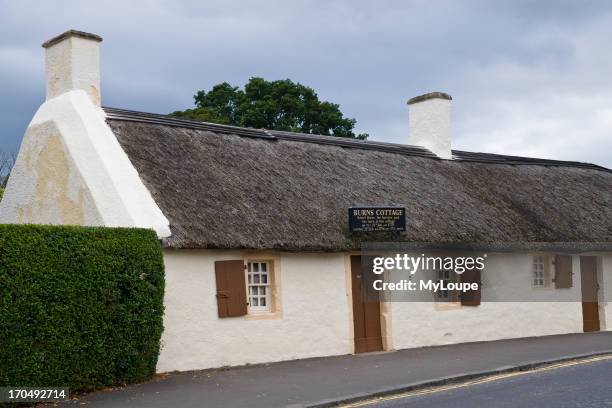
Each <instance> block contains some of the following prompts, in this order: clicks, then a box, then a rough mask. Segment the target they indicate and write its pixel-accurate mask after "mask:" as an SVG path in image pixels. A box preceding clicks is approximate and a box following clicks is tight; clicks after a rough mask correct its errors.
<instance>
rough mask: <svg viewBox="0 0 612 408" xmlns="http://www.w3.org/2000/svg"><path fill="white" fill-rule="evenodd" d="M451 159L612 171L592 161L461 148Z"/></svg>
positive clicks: (454, 152) (454, 151) (455, 151)
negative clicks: (494, 152) (464, 149)
mask: <svg viewBox="0 0 612 408" xmlns="http://www.w3.org/2000/svg"><path fill="white" fill-rule="evenodd" d="M452 153H453V160H457V161H467V162H478V163H491V164H510V165H515V164H516V165H534V166H562V167H579V168H584V169H592V170H600V171H606V172H610V173H612V170H611V169H608V168H606V167H603V166H599V165H597V164H592V163H583V162H577V161H564V160H552V159H539V158H535V157H523V156H509V155H503V154H493V153H480V152H466V151H463V150H453V151H452Z"/></svg>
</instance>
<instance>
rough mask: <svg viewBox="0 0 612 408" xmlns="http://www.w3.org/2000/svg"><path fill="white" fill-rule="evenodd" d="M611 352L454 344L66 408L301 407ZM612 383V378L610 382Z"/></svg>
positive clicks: (257, 369)
mask: <svg viewBox="0 0 612 408" xmlns="http://www.w3.org/2000/svg"><path fill="white" fill-rule="evenodd" d="M601 353H612V332H601V333H581V334H570V335H561V336H549V337H538V338H525V339H513V340H501V341H493V342H485V343H466V344H454V345H448V346H440V347H427V348H421V349H409V350H401V351H396V352H392V353H373V354H360V355H354V356H350V355H348V356H337V357H327V358H315V359H306V360H297V361H286V362H281V363H274V364H266V365H257V366H247V367H239V368H232V369H229V370H223V369H220V370H204V371H192V372H182V373H172V374H167V375H162V376H158V377H156V378H154V379H152V380H151V381H147V382H145V383H141V384H133V385H130V386H127V387H124V388H120V389H114V390H104V391H98V392H94V393H91V394H87V395H81V396H79V397H78V399H75V400H72V401H68V402H65V403H62V404H59V406H61V407H62V408H72V407H77V406H78V407H81V406H86V407H87V408H167V407H176V408H179V407H180V408H217V407H219V408H243V407H244V408H276V407H288V406H290V407H298V406H299V407H303V406H310V405H317V404H321V403H325V402H330V401H345V400H348V399H353V398H356V397H359V396H361V397H365V396H367V395H376V394H378V393H380V392H389V391H390V390H397V389H402V388H406V387H407V386H412V385H414V384H417V383H418V384H422V383H424V382H430V381H438V380H440V379H442V378H448V377H451V378H453V377H459V376H463V375H466V374H474V373H488V372H495V371H498V370H499V369H503V368H507V367H516V366H523V365H531V364H534V363H541V362H546V361H557V360H560V359H565V358H567V357H574V356H577V355H581V356H584V355H593V354H601ZM611 378H612V377H611Z"/></svg>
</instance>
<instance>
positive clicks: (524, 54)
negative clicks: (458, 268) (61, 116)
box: [0, 0, 612, 166]
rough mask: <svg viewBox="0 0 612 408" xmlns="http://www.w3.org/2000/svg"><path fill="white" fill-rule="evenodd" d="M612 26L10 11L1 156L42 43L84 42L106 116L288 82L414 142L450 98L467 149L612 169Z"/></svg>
mask: <svg viewBox="0 0 612 408" xmlns="http://www.w3.org/2000/svg"><path fill="white" fill-rule="evenodd" d="M551 4H554V7H553V6H551ZM611 13H612V4H610V3H609V2H605V1H590V2H581V1H557V2H555V3H549V2H542V1H524V0H522V1H513V2H500V1H498V2H491V1H485V0H480V1H463V2H457V1H450V0H447V1H436V2H432V1H379V2H369V1H348V0H346V1H333V2H331V1H306V0H303V1H292V2H287V1H250V2H244V1H205V2H202V1H161V0H159V1H140V2H125V1H123V2H121V1H114V0H113V1H105V2H98V3H97V4H95V2H77V1H70V2H68V1H60V2H30V1H21V2H9V1H5V2H0V15H1V16H2V17H0V19H1V22H2V24H0V89H2V95H0V112H2V113H1V114H0V115H1V116H0V118H1V120H2V122H1V123H2V133H1V137H2V139H0V143H1V144H2V147H8V148H13V147H16V146H17V145H18V143H19V139H20V138H21V134H22V132H23V129H24V128H25V126H27V122H28V121H29V119H30V117H31V115H32V113H33V112H34V111H35V110H36V108H37V106H38V104H39V103H40V100H41V98H42V97H43V94H44V89H43V88H44V84H43V79H42V76H43V65H42V64H43V62H42V49H41V48H40V43H41V42H42V41H44V40H45V39H47V38H49V37H51V36H52V35H55V34H57V33H59V32H62V31H64V30H65V29H67V28H78V29H83V30H87V31H93V32H96V33H98V34H100V35H102V36H103V37H104V39H105V41H104V43H103V54H102V57H103V62H102V70H103V71H102V73H103V82H102V93H103V100H104V103H105V104H106V105H109V106H117V107H124V108H132V109H140V110H146V111H154V112H169V111H172V110H175V109H181V108H185V107H188V106H190V105H191V104H192V95H193V94H194V93H195V91H197V90H198V89H206V88H210V87H211V86H212V85H214V84H215V83H218V82H221V81H229V82H231V83H234V84H236V85H242V84H244V83H245V82H246V81H247V80H248V78H249V77H250V76H255V75H257V76H263V77H266V78H269V79H277V78H287V77H288V78H291V79H293V80H296V81H299V82H302V83H304V84H308V85H310V86H312V87H314V88H315V89H317V90H318V92H319V94H320V96H321V97H322V98H324V99H328V100H332V101H334V102H338V103H340V104H341V106H342V109H343V111H344V112H345V113H346V114H347V115H349V116H352V117H355V118H356V119H357V120H358V130H359V131H365V132H368V133H370V134H371V137H372V138H373V139H379V140H389V141H396V142H407V141H408V139H407V133H408V126H407V125H408V123H407V107H406V105H405V102H406V100H407V99H408V98H409V97H410V96H414V95H416V94H419V93H422V92H427V91H431V90H443V91H447V92H449V93H451V94H452V95H453V97H454V99H455V101H454V108H453V109H454V122H453V124H454V146H455V147H456V148H461V149H471V150H492V151H496V152H499V153H508V154H529V155H537V156H542V157H558V158H567V159H573V160H582V161H592V162H596V163H599V164H602V165H607V166H612V159H611V158H610V157H608V156H609V155H607V154H605V153H602V152H605V151H606V149H607V150H608V151H610V148H611V147H612V145H611V143H612V142H611V140H612V137H609V136H608V135H609V133H610V131H609V129H610V127H609V125H610V123H609V121H608V117H607V116H606V109H605V108H606V107H607V106H612V105H611V104H612V98H611V97H610V95H612V85H609V84H608V82H609V81H608V76H609V75H608V74H607V72H610V70H612V57H608V54H609V53H608V52H607V49H608V39H609V38H610V36H611V35H612V29H608V28H607V27H612V14H611ZM577 101H579V102H577ZM560 138H561V139H560ZM559 140H561V142H560V141H559ZM575 140H582V143H581V145H580V148H576V146H574V141H575Z"/></svg>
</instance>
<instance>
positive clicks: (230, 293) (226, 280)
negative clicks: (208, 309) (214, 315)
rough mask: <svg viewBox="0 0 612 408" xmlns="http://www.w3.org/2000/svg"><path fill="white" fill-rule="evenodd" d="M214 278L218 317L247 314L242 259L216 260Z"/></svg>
mask: <svg viewBox="0 0 612 408" xmlns="http://www.w3.org/2000/svg"><path fill="white" fill-rule="evenodd" d="M215 278H216V280H217V310H218V313H219V317H235V316H244V315H245V314H247V296H246V283H245V273H244V261H242V260H236V261H216V262H215Z"/></svg>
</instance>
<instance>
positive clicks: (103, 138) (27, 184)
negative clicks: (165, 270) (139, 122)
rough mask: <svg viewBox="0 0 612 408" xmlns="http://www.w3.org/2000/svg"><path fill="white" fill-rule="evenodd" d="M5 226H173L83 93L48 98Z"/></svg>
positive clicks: (9, 196)
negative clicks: (29, 224)
mask: <svg viewBox="0 0 612 408" xmlns="http://www.w3.org/2000/svg"><path fill="white" fill-rule="evenodd" d="M0 222H2V223H38V224H73V225H104V226H122V227H143V228H151V229H154V230H155V231H156V232H157V235H158V236H159V237H160V238H163V237H167V236H169V235H170V228H169V222H168V220H167V219H166V217H165V216H164V215H163V213H162V212H161V210H160V209H159V207H158V206H157V204H156V203H155V201H154V200H153V197H152V196H151V194H150V193H149V191H148V190H147V188H146V187H145V186H144V184H143V183H142V181H141V180H140V177H139V175H138V172H137V171H136V169H135V168H134V167H133V166H132V163H131V162H130V160H129V159H128V157H127V155H126V154H125V152H124V151H123V150H122V148H121V146H120V145H119V142H118V141H117V139H116V137H115V135H114V134H113V132H112V131H111V129H110V128H109V127H108V125H107V124H106V122H105V114H104V111H103V110H102V109H101V108H100V107H98V106H96V105H94V103H93V102H92V100H91V99H90V98H89V96H88V95H87V93H86V92H85V91H83V90H73V91H70V92H66V93H63V94H61V95H59V96H57V97H55V98H52V99H49V100H47V101H46V102H45V103H44V104H43V105H42V106H41V107H40V108H39V110H38V112H37V113H36V115H35V116H34V119H32V122H31V123H30V125H29V126H28V129H27V130H26V133H25V136H24V140H23V142H22V145H21V148H20V151H19V155H18V158H17V162H16V163H15V167H14V169H13V171H12V173H11V176H10V179H9V182H8V185H7V188H6V191H5V194H4V197H3V199H2V202H1V203H0Z"/></svg>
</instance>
